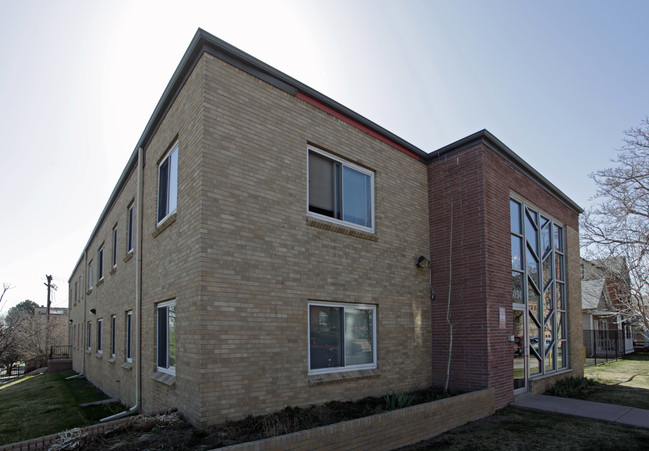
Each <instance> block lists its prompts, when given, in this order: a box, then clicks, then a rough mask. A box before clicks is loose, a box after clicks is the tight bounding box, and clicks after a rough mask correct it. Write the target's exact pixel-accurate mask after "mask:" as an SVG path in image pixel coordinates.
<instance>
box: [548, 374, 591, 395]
mask: <svg viewBox="0 0 649 451" xmlns="http://www.w3.org/2000/svg"><path fill="white" fill-rule="evenodd" d="M596 385H597V383H596V382H595V381H594V380H592V379H588V378H587V377H583V376H575V377H567V378H565V379H562V380H560V381H558V382H557V383H556V384H554V385H553V386H552V387H550V388H549V389H548V390H547V392H546V393H547V394H548V395H552V396H562V397H564V398H579V397H580V396H582V395H585V394H587V393H591V392H592V391H593V390H594V389H595V386H596Z"/></svg>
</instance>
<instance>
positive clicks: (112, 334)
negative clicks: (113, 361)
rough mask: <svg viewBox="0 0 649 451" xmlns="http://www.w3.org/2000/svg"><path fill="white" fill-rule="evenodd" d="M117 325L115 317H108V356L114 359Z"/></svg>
mask: <svg viewBox="0 0 649 451" xmlns="http://www.w3.org/2000/svg"><path fill="white" fill-rule="evenodd" d="M116 325H117V317H116V316H115V315H113V316H111V317H110V356H111V357H113V358H115V332H116V330H115V326H116Z"/></svg>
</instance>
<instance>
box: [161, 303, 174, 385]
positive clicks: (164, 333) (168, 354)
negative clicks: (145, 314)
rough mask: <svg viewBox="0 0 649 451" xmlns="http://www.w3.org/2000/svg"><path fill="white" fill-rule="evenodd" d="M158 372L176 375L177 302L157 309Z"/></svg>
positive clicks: (162, 305) (164, 304)
mask: <svg viewBox="0 0 649 451" xmlns="http://www.w3.org/2000/svg"><path fill="white" fill-rule="evenodd" d="M157 310H158V315H157V320H158V324H157V330H158V333H157V344H158V371H162V372H165V373H170V374H176V301H175V300H173V301H167V302H161V303H160V304H158V307H157Z"/></svg>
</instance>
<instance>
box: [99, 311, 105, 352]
mask: <svg viewBox="0 0 649 451" xmlns="http://www.w3.org/2000/svg"><path fill="white" fill-rule="evenodd" d="M103 324H104V320H103V319H98V320H97V352H98V353H102V352H104V346H103V343H102V341H101V329H102V326H103Z"/></svg>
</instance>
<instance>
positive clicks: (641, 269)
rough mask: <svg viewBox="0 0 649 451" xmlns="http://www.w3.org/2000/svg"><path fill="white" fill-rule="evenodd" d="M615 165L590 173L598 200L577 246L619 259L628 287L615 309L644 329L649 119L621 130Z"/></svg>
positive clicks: (647, 325)
mask: <svg viewBox="0 0 649 451" xmlns="http://www.w3.org/2000/svg"><path fill="white" fill-rule="evenodd" d="M624 134H625V136H626V138H625V139H624V145H623V146H622V147H621V148H620V149H619V151H618V155H617V158H616V159H614V160H613V163H614V164H615V165H614V166H613V167H611V168H607V169H602V170H600V171H597V172H595V173H594V174H591V178H592V179H593V180H594V181H595V183H596V184H597V191H596V194H595V199H598V200H599V203H597V204H596V205H594V206H593V207H591V208H590V209H588V210H587V211H586V212H585V213H584V214H583V216H582V220H581V230H582V238H581V241H582V247H584V248H585V249H584V250H585V255H587V256H588V258H589V259H597V260H600V261H615V260H620V259H623V260H624V261H625V263H626V265H627V267H628V278H621V279H627V284H628V286H626V287H622V288H621V289H620V293H619V296H617V297H618V299H617V303H616V304H617V305H615V307H616V308H617V309H618V310H619V311H621V312H622V313H624V314H625V315H626V316H627V317H629V318H632V319H634V320H636V321H638V322H641V323H642V324H643V326H644V329H645V330H648V329H649V118H645V119H644V120H643V121H642V122H641V123H640V125H639V126H638V127H634V128H631V129H629V130H626V131H625V132H624Z"/></svg>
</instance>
